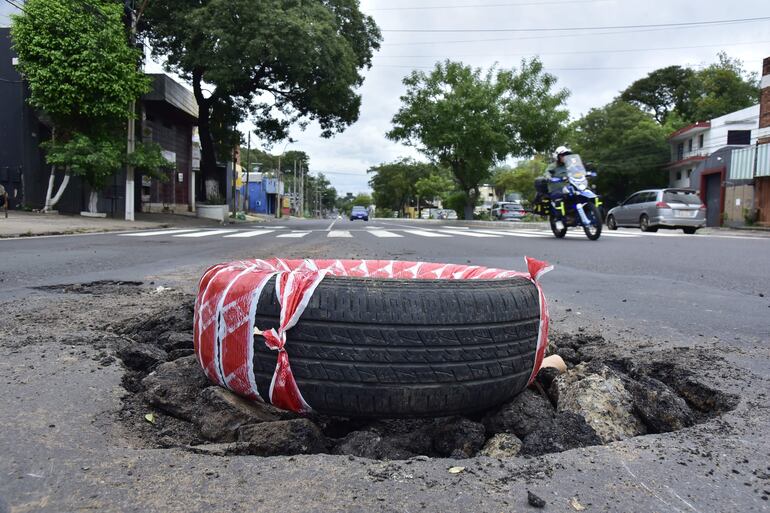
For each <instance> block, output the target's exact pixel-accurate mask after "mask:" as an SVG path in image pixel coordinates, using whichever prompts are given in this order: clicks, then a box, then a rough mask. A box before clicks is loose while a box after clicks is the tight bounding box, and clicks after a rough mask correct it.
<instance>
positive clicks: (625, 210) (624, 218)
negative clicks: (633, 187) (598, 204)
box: [615, 193, 639, 225]
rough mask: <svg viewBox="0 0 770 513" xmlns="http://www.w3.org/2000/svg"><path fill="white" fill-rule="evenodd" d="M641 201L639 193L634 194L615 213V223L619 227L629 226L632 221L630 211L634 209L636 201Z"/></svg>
mask: <svg viewBox="0 0 770 513" xmlns="http://www.w3.org/2000/svg"><path fill="white" fill-rule="evenodd" d="M638 199H639V193H636V194H632V195H631V196H630V197H629V198H628V199H627V200H626V201H624V202H623V204H622V205H621V206H620V208H619V209H617V210H616V211H615V222H616V223H617V224H619V225H624V224H628V223H629V222H630V219H631V215H630V213H629V212H630V211H631V209H633V208H634V204H635V203H636V200H638Z"/></svg>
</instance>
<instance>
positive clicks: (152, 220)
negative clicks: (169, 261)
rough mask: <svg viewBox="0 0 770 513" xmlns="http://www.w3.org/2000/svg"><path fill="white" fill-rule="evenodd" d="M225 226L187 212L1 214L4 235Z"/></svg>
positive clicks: (0, 232) (251, 219)
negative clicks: (118, 215)
mask: <svg viewBox="0 0 770 513" xmlns="http://www.w3.org/2000/svg"><path fill="white" fill-rule="evenodd" d="M260 221H263V220H262V219H261V218H259V217H256V216H249V217H248V218H247V220H246V221H238V220H231V221H230V223H231V224H239V223H254V222H260ZM216 226H221V225H220V224H219V223H217V222H216V221H213V220H211V219H201V218H198V217H195V216H194V215H184V214H145V213H138V214H136V221H133V222H131V221H125V220H123V219H113V218H90V217H82V216H79V215H61V214H40V213H33V212H24V211H19V210H9V211H8V219H6V218H5V217H4V216H3V215H0V238H8V237H33V236H38V235H69V234H74V233H97V232H114V231H131V230H149V229H160V228H170V227H175V228H187V227H191V228H197V227H216Z"/></svg>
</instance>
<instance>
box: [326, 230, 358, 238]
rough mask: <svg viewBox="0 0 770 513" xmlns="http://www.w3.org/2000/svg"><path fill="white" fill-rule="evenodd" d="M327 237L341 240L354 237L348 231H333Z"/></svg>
mask: <svg viewBox="0 0 770 513" xmlns="http://www.w3.org/2000/svg"><path fill="white" fill-rule="evenodd" d="M327 237H341V238H346V239H347V238H350V237H352V235H351V234H350V232H349V231H347V230H332V231H330V232H329V234H328V235H327Z"/></svg>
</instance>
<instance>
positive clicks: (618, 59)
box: [0, 0, 770, 195]
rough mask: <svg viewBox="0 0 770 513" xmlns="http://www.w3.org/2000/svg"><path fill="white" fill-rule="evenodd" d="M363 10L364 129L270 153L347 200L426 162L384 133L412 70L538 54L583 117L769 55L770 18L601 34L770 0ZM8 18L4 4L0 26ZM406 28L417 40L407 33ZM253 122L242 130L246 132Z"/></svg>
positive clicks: (572, 0)
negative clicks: (732, 61)
mask: <svg viewBox="0 0 770 513" xmlns="http://www.w3.org/2000/svg"><path fill="white" fill-rule="evenodd" d="M361 9H362V10H363V11H364V12H365V13H367V14H369V15H371V16H372V17H374V19H375V21H376V22H377V24H378V25H379V27H380V29H381V30H382V31H383V32H382V34H383V41H382V47H381V48H380V50H379V51H378V52H376V54H375V56H374V59H373V65H372V68H371V69H370V70H368V71H366V72H365V77H366V79H365V82H364V85H363V86H362V87H361V88H360V91H359V92H360V94H361V96H362V105H361V113H360V117H359V119H358V121H357V122H356V123H354V124H353V125H351V126H350V127H349V128H347V130H345V131H344V132H343V133H342V134H339V135H336V136H334V137H332V138H331V139H324V138H322V137H320V129H319V128H318V127H317V126H316V125H314V124H311V125H310V126H309V127H308V128H307V129H306V130H305V131H301V130H300V129H299V128H295V129H293V130H292V132H291V138H292V139H293V140H295V141H296V142H293V143H291V144H289V145H288V146H285V143H280V144H277V145H275V146H274V147H273V148H272V151H273V152H274V153H280V152H281V151H282V150H283V149H284V148H285V149H286V150H289V149H295V150H304V151H306V152H307V153H308V154H309V155H310V168H311V173H315V172H319V171H320V172H323V173H324V174H325V175H326V176H327V177H328V178H329V179H330V181H331V182H332V185H333V186H334V187H336V189H337V191H338V192H339V193H340V194H341V195H343V194H345V193H347V192H352V193H358V192H365V191H367V190H368V189H369V187H368V180H369V177H368V176H367V173H366V171H367V169H369V168H370V167H372V166H375V165H377V164H380V163H383V162H389V161H392V160H395V159H397V158H399V157H402V156H414V157H419V155H418V154H417V153H415V151H414V150H413V149H412V148H409V147H406V146H404V145H402V144H399V143H395V142H392V141H389V140H388V139H387V138H386V137H385V133H386V132H387V131H388V130H389V129H390V127H391V124H390V122H391V119H392V117H393V115H394V114H395V113H396V112H397V111H398V108H399V106H400V105H401V101H400V96H401V95H402V94H403V92H404V87H403V84H402V82H401V81H402V79H403V77H404V76H406V75H407V74H409V73H410V71H411V70H412V69H415V68H417V69H423V68H424V69H425V70H426V71H428V70H429V69H430V68H432V66H433V64H434V63H435V62H436V61H438V60H444V59H452V60H460V61H462V62H464V63H466V64H470V65H472V66H475V67H481V68H484V69H486V68H488V67H490V66H492V65H494V64H497V66H499V67H503V68H511V67H518V66H519V65H520V62H521V59H522V58H523V57H533V56H539V57H540V59H541V60H542V61H543V63H544V65H545V68H546V71H548V72H550V73H552V74H554V75H556V77H557V78H558V83H557V85H558V87H565V88H567V89H568V90H569V91H570V92H571V94H570V97H569V98H568V100H567V108H568V109H569V111H570V115H571V118H572V119H576V118H578V117H580V116H581V115H582V114H585V113H586V112H588V110H590V109H591V108H594V107H601V106H603V105H605V104H606V103H608V102H610V101H611V100H612V99H613V98H614V97H615V96H617V95H618V93H619V92H620V91H621V90H623V89H625V88H626V87H627V86H628V85H629V84H631V83H632V82H633V81H634V80H636V79H638V78H642V77H644V76H645V75H646V74H647V73H649V72H650V71H653V70H655V69H657V68H661V67H664V66H669V65H674V64H678V65H689V66H693V67H698V66H702V65H704V64H706V65H707V64H709V63H712V62H714V61H715V60H716V55H717V53H718V52H719V51H721V50H724V51H726V52H727V53H728V55H730V56H731V57H737V58H739V59H741V60H743V61H744V66H745V68H746V69H747V70H749V71H755V72H757V73H759V72H760V70H761V63H762V59H763V58H764V57H768V56H770V19H768V20H762V21H751V22H732V23H719V24H710V25H699V26H692V27H658V28H643V29H629V28H615V29H602V30H597V29H596V28H597V27H619V26H623V27H625V26H629V25H660V24H671V23H689V22H712V21H719V22H722V21H725V20H737V19H747V18H757V17H770V2H768V1H767V0H733V1H731V2H725V1H723V0H719V1H717V0H701V1H699V2H693V1H687V2H686V1H683V0H644V1H637V0H412V1H409V0H362V2H361ZM7 10H8V5H7V3H6V2H4V1H3V0H0V25H3V24H5V23H3V22H4V21H5V20H4V19H3V14H4V13H5V12H6V11H7ZM479 29H480V30H482V31H476V30H479ZM553 29H570V30H566V31H565V30H553ZM408 30H417V31H418V32H400V31H408ZM426 30H433V31H435V30H439V31H446V32H424V31H426ZM419 31H423V32H419ZM160 70H161V66H160V64H158V63H152V62H151V63H148V66H147V71H149V72H157V71H160ZM250 126H251V125H250V124H249V123H244V124H242V125H240V126H239V128H240V129H241V131H242V132H244V133H245V132H246V131H247V130H249V129H250ZM252 142H253V143H254V144H256V145H259V142H258V141H256V142H255V140H254V138H252Z"/></svg>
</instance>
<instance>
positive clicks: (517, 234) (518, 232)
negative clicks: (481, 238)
mask: <svg viewBox="0 0 770 513" xmlns="http://www.w3.org/2000/svg"><path fill="white" fill-rule="evenodd" d="M478 231H480V232H482V233H492V234H494V235H507V236H509V237H543V236H546V235H551V232H525V231H523V230H510V231H503V230H478Z"/></svg>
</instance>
